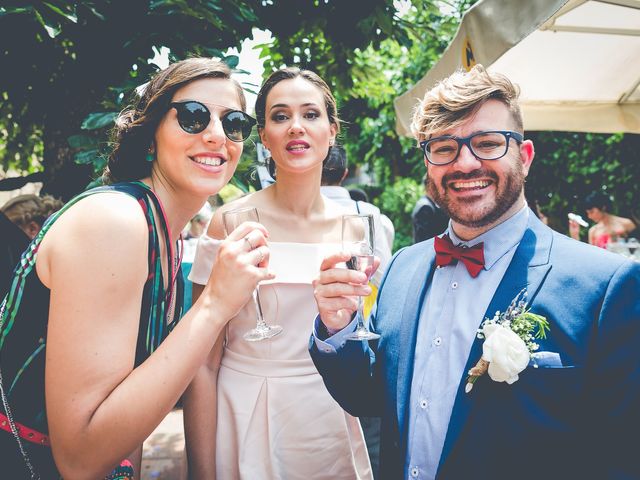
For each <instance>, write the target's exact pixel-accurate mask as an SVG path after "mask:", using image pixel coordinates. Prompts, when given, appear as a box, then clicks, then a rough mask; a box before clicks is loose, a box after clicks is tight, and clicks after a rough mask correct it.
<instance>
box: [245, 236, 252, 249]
mask: <svg viewBox="0 0 640 480" xmlns="http://www.w3.org/2000/svg"><path fill="white" fill-rule="evenodd" d="M244 241H245V242H247V244H248V245H249V251H251V250H253V245H252V244H251V240H249V235H247V236H246V237H244Z"/></svg>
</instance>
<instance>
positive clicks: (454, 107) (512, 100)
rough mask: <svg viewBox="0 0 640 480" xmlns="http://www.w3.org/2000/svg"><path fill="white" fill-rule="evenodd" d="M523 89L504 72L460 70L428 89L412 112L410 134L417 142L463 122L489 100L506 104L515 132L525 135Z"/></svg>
mask: <svg viewBox="0 0 640 480" xmlns="http://www.w3.org/2000/svg"><path fill="white" fill-rule="evenodd" d="M519 96H520V89H519V88H518V86H517V85H514V84H513V83H511V81H510V80H509V79H508V78H507V77H505V76H504V75H502V74H501V73H489V72H487V71H486V70H485V68H484V67H483V66H482V65H480V64H478V65H475V66H474V67H473V68H472V69H471V70H469V72H465V71H464V70H458V71H456V72H455V73H453V74H452V75H450V76H449V77H447V78H445V79H444V80H442V81H440V82H439V83H438V84H437V85H436V86H435V87H433V88H432V89H431V90H429V91H428V92H427V93H426V94H425V96H424V98H423V99H422V101H421V102H420V103H419V104H418V105H417V106H416V109H415V111H414V113H413V122H412V124H411V131H412V133H413V136H414V137H415V138H416V139H417V140H418V141H422V140H426V139H428V138H429V137H430V136H431V135H432V134H433V133H434V132H440V131H443V130H447V129H450V128H455V127H457V126H458V125H460V124H461V123H464V122H465V121H466V120H467V119H468V118H469V117H470V116H471V115H473V114H474V113H475V112H476V111H477V110H478V109H479V108H480V107H481V106H482V105H483V104H484V103H485V102H486V101H487V100H490V99H495V100H499V101H501V102H502V103H504V104H505V105H506V106H507V108H509V111H510V112H511V116H512V117H513V120H514V122H515V130H516V131H518V132H520V133H524V125H523V121H522V112H521V110H520V105H519V104H518V97H519Z"/></svg>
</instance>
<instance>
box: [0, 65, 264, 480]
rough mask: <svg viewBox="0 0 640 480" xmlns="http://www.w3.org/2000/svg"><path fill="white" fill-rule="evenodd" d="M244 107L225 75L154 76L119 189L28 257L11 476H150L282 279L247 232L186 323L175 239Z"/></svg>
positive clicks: (123, 135) (9, 330)
mask: <svg viewBox="0 0 640 480" xmlns="http://www.w3.org/2000/svg"><path fill="white" fill-rule="evenodd" d="M244 108H245V99H244V95H243V92H242V89H241V88H240V86H239V85H238V84H237V83H236V82H235V81H234V80H232V79H231V77H230V71H229V69H228V68H227V67H226V66H225V65H224V64H223V63H220V62H218V61H214V60H210V59H202V58H201V59H198V58H194V59H189V60H185V61H182V62H178V63H175V64H173V65H171V66H170V67H168V68H167V69H166V70H164V71H161V72H159V73H158V74H157V75H156V76H155V78H154V79H152V80H151V82H150V83H149V84H148V85H147V86H146V88H145V90H144V94H143V95H142V97H141V98H139V100H138V101H137V103H136V105H135V106H134V107H133V108H131V109H129V110H126V111H124V112H123V113H122V114H121V115H120V116H119V118H118V120H117V122H116V129H115V142H114V143H115V148H114V150H113V153H112V155H111V157H110V159H109V165H108V168H107V171H106V177H107V178H108V179H109V180H110V181H111V182H112V185H110V186H108V187H100V188H98V189H94V190H90V191H87V192H85V193H83V194H80V195H79V196H78V197H76V198H74V199H73V200H71V201H70V202H69V203H68V204H67V205H65V206H64V207H63V209H62V210H61V211H60V212H58V213H57V214H56V215H54V216H53V217H52V218H51V219H50V220H49V221H48V223H47V224H45V226H44V228H43V230H42V231H41V232H40V234H39V235H38V236H37V237H36V238H35V239H34V241H33V242H32V244H31V245H30V247H29V249H28V250H27V251H26V252H25V254H24V255H23V257H22V261H21V263H20V265H18V267H17V268H16V271H15V277H14V281H13V284H12V288H11V290H10V292H9V294H8V295H7V297H6V298H5V300H4V302H3V303H2V307H1V308H2V311H1V313H0V358H1V359H2V361H1V363H0V371H1V377H0V387H1V389H0V393H1V396H2V403H1V404H0V413H1V415H2V416H1V417H0V451H1V452H2V462H1V463H2V465H1V467H0V468H2V471H3V472H6V473H7V474H11V476H12V478H30V477H31V478H42V479H53V478H60V477H61V476H62V477H64V478H91V479H98V478H104V477H105V476H106V475H108V478H118V479H124V478H139V467H140V458H141V444H142V442H143V440H144V439H145V438H146V437H147V436H148V435H149V434H150V433H151V432H152V431H153V430H154V428H155V427H156V426H157V425H158V424H159V423H160V421H161V420H162V419H163V418H164V417H165V415H166V414H167V413H168V412H169V411H170V409H171V408H172V407H173V406H174V405H175V403H176V401H177V400H178V398H179V397H180V395H181V394H182V392H183V391H184V390H185V388H186V387H187V385H188V384H189V382H190V381H191V379H192V378H193V376H194V374H195V372H196V371H197V370H198V368H199V367H200V365H202V364H203V362H204V361H205V359H206V358H207V355H208V353H209V352H210V351H211V349H212V347H213V345H214V343H215V341H216V339H217V338H218V335H219V334H220V332H221V331H222V330H223V328H224V325H225V324H226V322H227V321H228V320H229V319H230V318H231V317H233V316H234V315H235V314H236V313H237V312H238V311H239V310H240V308H241V307H242V305H244V303H246V301H247V299H249V298H250V296H251V292H252V290H253V289H254V288H255V286H256V284H257V282H258V281H260V280H265V279H269V278H271V275H270V274H268V273H267V272H266V268H264V267H265V265H266V260H264V259H265V258H267V257H268V251H267V249H266V246H265V234H266V232H265V230H264V228H263V227H261V226H260V225H257V224H248V223H245V224H243V225H241V226H240V227H238V229H237V230H236V231H234V232H232V233H231V235H229V238H228V240H227V241H225V242H224V244H223V245H222V246H221V247H220V257H219V261H218V263H217V264H216V268H215V269H214V270H213V271H212V272H211V276H210V279H208V281H207V282H206V283H207V285H206V287H205V288H204V291H203V294H202V296H201V298H200V300H199V301H198V302H197V303H196V304H195V305H194V306H193V307H192V308H191V310H190V311H189V312H188V313H186V315H184V317H182V319H180V315H181V305H182V301H181V298H182V284H181V279H182V276H181V274H180V254H181V242H180V239H179V235H180V231H181V230H182V228H183V227H184V225H186V224H187V222H188V221H189V219H190V218H191V217H192V216H193V215H194V214H195V213H196V212H197V211H198V210H199V209H200V208H201V207H202V205H203V204H204V202H205V201H206V200H207V197H208V196H209V195H212V194H215V193H216V192H218V191H219V190H220V189H221V188H222V187H223V186H224V185H225V184H226V183H227V182H228V181H229V179H230V178H231V176H232V175H233V172H234V170H235V168H236V165H237V163H238V159H239V158H240V154H241V153H242V142H243V141H244V140H245V139H246V138H247V137H248V136H249V134H250V132H251V127H252V125H253V123H254V121H253V120H252V119H251V118H250V117H249V116H248V115H246V114H245V113H244V112H242V110H243V109H244ZM245 237H246V238H249V239H250V243H251V245H252V249H251V251H250V250H249V248H248V246H247V244H248V243H249V242H246V241H244V238H245ZM259 260H260V262H259ZM179 320H180V321H179ZM45 394H46V402H45ZM123 459H124V461H123ZM114 468H115V470H114ZM109 472H111V473H109Z"/></svg>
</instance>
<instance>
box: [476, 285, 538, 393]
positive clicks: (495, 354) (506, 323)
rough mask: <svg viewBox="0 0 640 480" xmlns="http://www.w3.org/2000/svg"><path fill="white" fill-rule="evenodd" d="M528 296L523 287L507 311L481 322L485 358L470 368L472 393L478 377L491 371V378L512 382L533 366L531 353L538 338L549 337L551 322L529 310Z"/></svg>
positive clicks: (480, 333) (483, 356)
mask: <svg viewBox="0 0 640 480" xmlns="http://www.w3.org/2000/svg"><path fill="white" fill-rule="evenodd" d="M526 297H527V291H526V289H523V290H522V291H520V293H518V295H517V296H516V298H514V299H513V301H512V302H511V304H510V305H509V308H507V310H506V311H505V312H504V313H500V312H496V314H495V316H494V317H493V318H492V319H488V318H486V319H485V321H484V322H482V324H481V325H480V328H479V329H478V338H481V339H482V338H484V343H483V345H482V357H481V358H480V360H478V363H476V365H475V366H474V367H473V368H472V369H471V370H469V376H468V377H467V384H466V386H465V392H467V393H469V392H470V391H471V389H472V388H473V384H474V383H475V382H476V380H477V379H478V378H480V377H481V376H482V375H484V374H485V373H487V372H488V373H489V377H491V380H493V381H496V382H507V383H508V384H509V385H511V384H512V383H513V382H515V381H517V380H518V378H519V377H518V374H519V373H520V372H522V371H523V370H524V369H525V368H527V365H529V360H530V359H531V354H532V353H533V352H535V351H536V350H537V349H538V344H537V343H535V339H537V338H546V336H547V331H548V330H549V322H548V321H547V319H546V318H545V317H543V316H542V315H536V314H535V313H531V312H530V311H529V310H530V309H529V308H527V302H526Z"/></svg>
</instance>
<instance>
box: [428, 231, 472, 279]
mask: <svg viewBox="0 0 640 480" xmlns="http://www.w3.org/2000/svg"><path fill="white" fill-rule="evenodd" d="M434 241H435V243H434V244H433V246H434V248H435V250H436V265H437V266H439V267H444V266H446V265H450V264H451V263H455V262H456V261H457V260H461V261H462V263H464V266H465V267H467V271H468V272H469V275H471V276H472V277H473V278H475V277H477V276H478V274H479V273H480V270H482V267H484V250H483V245H484V242H480V243H478V244H477V245H474V246H473V247H469V248H465V247H456V246H455V245H454V244H453V242H452V241H451V239H450V238H449V235H443V236H442V238H440V237H435V238H434Z"/></svg>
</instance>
